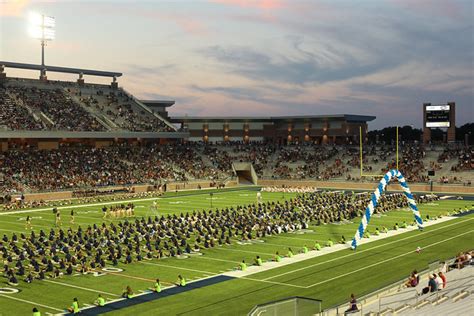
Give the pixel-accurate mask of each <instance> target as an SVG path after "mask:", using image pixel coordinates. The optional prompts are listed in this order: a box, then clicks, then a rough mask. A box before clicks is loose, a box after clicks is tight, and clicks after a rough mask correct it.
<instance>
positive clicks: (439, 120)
mask: <svg viewBox="0 0 474 316" xmlns="http://www.w3.org/2000/svg"><path fill="white" fill-rule="evenodd" d="M425 113H426V114H425V115H426V121H425V122H426V126H425V127H429V128H430V127H450V106H449V104H446V105H427V106H426V107H425Z"/></svg>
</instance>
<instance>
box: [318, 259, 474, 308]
mask: <svg viewBox="0 0 474 316" xmlns="http://www.w3.org/2000/svg"><path fill="white" fill-rule="evenodd" d="M455 258H456V257H452V258H449V259H446V260H444V261H445V262H448V261H450V260H455ZM430 272H431V271H430V269H428V268H427V269H424V270H422V271H420V272H419V275H424V274H426V273H430ZM466 278H468V277H466ZM462 279H464V278H458V279H454V280H452V281H451V282H453V281H457V280H462ZM405 281H406V277H405V278H402V279H400V280H398V281H396V282H393V283H391V284H389V285H386V286H384V287H380V288H378V289H376V290H374V291H371V292H370V293H367V294H365V295H363V296H361V297H360V298H359V299H358V300H359V301H365V300H367V299H369V298H371V297H374V296H377V295H379V294H380V293H382V292H384V291H387V290H389V289H394V288H396V287H397V285H402V284H403V283H404V282H405ZM395 294H397V293H395ZM345 304H347V303H342V304H335V305H332V306H330V307H328V308H326V309H325V311H330V310H334V309H336V310H337V309H338V308H339V307H341V306H343V305H345Z"/></svg>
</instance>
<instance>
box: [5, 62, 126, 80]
mask: <svg viewBox="0 0 474 316" xmlns="http://www.w3.org/2000/svg"><path fill="white" fill-rule="evenodd" d="M1 65H3V66H5V67H7V68H17V69H25V70H39V71H41V70H44V69H46V71H50V72H61V73H68V74H78V75H79V74H81V73H82V74H83V75H90V76H99V77H121V76H122V73H121V72H114V71H102V70H93V69H82V68H70V67H61V66H48V65H44V66H42V65H36V64H25V63H16V62H10V61H0V66H1Z"/></svg>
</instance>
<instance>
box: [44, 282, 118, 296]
mask: <svg viewBox="0 0 474 316" xmlns="http://www.w3.org/2000/svg"><path fill="white" fill-rule="evenodd" d="M43 282H48V283H53V284H57V285H62V286H67V287H72V288H75V289H80V290H84V291H89V292H95V293H102V294H107V295H110V296H115V297H120V295H117V294H114V293H109V292H105V291H100V290H94V289H90V288H87V287H82V286H77V285H72V284H67V283H62V282H58V281H51V280H43Z"/></svg>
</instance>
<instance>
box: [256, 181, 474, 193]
mask: <svg viewBox="0 0 474 316" xmlns="http://www.w3.org/2000/svg"><path fill="white" fill-rule="evenodd" d="M258 184H259V185H261V186H280V187H281V186H282V185H285V186H310V187H316V188H331V189H341V190H367V191H373V190H374V189H375V187H376V186H377V185H378V182H366V183H360V182H342V181H341V182H335V181H294V180H263V179H260V180H259V182H258ZM408 186H409V187H410V190H411V191H413V192H429V191H430V185H429V184H410V183H408ZM389 190H391V191H402V189H401V187H400V185H398V184H397V181H395V182H391V184H390V185H389ZM433 192H446V193H459V194H474V187H472V186H471V187H468V186H462V185H439V184H433Z"/></svg>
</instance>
